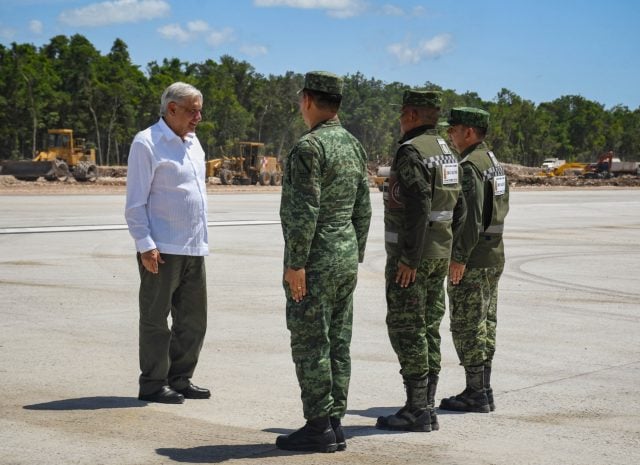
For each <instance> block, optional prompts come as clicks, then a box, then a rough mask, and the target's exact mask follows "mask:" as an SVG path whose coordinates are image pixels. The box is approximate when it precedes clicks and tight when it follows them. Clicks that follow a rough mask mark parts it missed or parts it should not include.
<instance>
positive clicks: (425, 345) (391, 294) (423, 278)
mask: <svg viewBox="0 0 640 465" xmlns="http://www.w3.org/2000/svg"><path fill="white" fill-rule="evenodd" d="M398 260H399V257H397V256H389V257H388V258H387V264H386V267H385V278H386V282H387V286H386V296H387V330H388V332H389V340H390V341H391V346H392V347H393V350H394V351H395V353H396V355H397V356H398V361H399V362H400V374H401V375H402V377H403V378H405V379H407V378H423V377H425V376H426V375H427V374H428V373H432V374H437V373H438V372H439V371H440V334H439V328H440V320H442V316H443V314H444V301H443V300H444V299H443V295H444V287H443V286H444V279H445V277H446V275H447V271H448V266H449V259H447V258H440V259H426V260H422V261H421V262H420V264H419V266H418V269H417V272H416V280H415V282H413V283H412V284H410V285H409V286H408V287H406V288H403V287H400V286H399V285H398V284H396V283H395V276H396V272H397V270H398ZM431 364H433V366H431Z"/></svg>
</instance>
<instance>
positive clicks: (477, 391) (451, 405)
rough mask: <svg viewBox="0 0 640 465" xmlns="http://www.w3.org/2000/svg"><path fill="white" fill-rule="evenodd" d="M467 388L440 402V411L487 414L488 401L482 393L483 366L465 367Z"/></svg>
mask: <svg viewBox="0 0 640 465" xmlns="http://www.w3.org/2000/svg"><path fill="white" fill-rule="evenodd" d="M465 374H466V377H467V388H466V389H465V390H464V391H462V392H461V393H460V394H458V395H457V396H451V397H449V398H448V399H442V400H441V401H440V408H441V409H442V410H454V411H456V412H476V413H489V400H488V399H487V394H486V393H485V392H484V366H482V365H480V366H474V367H465Z"/></svg>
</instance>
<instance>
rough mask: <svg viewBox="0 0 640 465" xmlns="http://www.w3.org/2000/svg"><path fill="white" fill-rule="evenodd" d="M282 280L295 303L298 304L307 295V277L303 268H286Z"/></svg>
mask: <svg viewBox="0 0 640 465" xmlns="http://www.w3.org/2000/svg"><path fill="white" fill-rule="evenodd" d="M284 280H285V281H286V282H287V283H288V284H289V290H290V291H291V296H292V297H293V300H295V301H296V302H300V301H301V300H302V299H303V297H304V296H306V295H307V276H306V273H305V271H304V268H300V269H299V270H294V269H293V268H287V270H286V271H285V272H284Z"/></svg>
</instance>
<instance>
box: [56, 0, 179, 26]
mask: <svg viewBox="0 0 640 465" xmlns="http://www.w3.org/2000/svg"><path fill="white" fill-rule="evenodd" d="M170 10H171V7H170V6H169V3H168V2H167V1H165V0H113V1H108V2H102V3H92V4H90V5H87V6H84V7H82V8H77V9H75V10H66V11H63V12H62V13H60V15H59V16H58V20H59V21H60V22H61V23H63V24H66V25H69V26H81V27H82V26H88V27H91V26H107V25H109V24H118V23H137V22H140V21H148V20H150V19H155V18H160V17H163V16H166V15H167V14H169V12H170Z"/></svg>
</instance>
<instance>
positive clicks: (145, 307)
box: [137, 254, 207, 395]
mask: <svg viewBox="0 0 640 465" xmlns="http://www.w3.org/2000/svg"><path fill="white" fill-rule="evenodd" d="M161 255H162V259H163V260H164V263H163V264H160V265H159V267H158V268H159V270H158V274H153V273H150V272H149V271H147V270H146V269H145V268H144V266H142V261H141V259H140V254H138V255H137V259H138V269H139V271H140V293H139V303H140V328H139V331H140V339H139V355H140V394H142V395H146V394H152V393H154V392H156V391H158V390H159V389H160V388H162V386H165V385H170V386H171V387H173V388H174V389H184V388H185V387H187V386H188V385H189V383H190V379H191V377H192V376H193V372H194V371H195V368H196V364H197V363H198V357H199V355H200V349H201V348H202V343H203V341H204V335H205V332H206V329H207V285H206V272H205V265H204V257H192V256H187V255H170V254H161ZM169 315H171V327H169V324H168V317H169Z"/></svg>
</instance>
